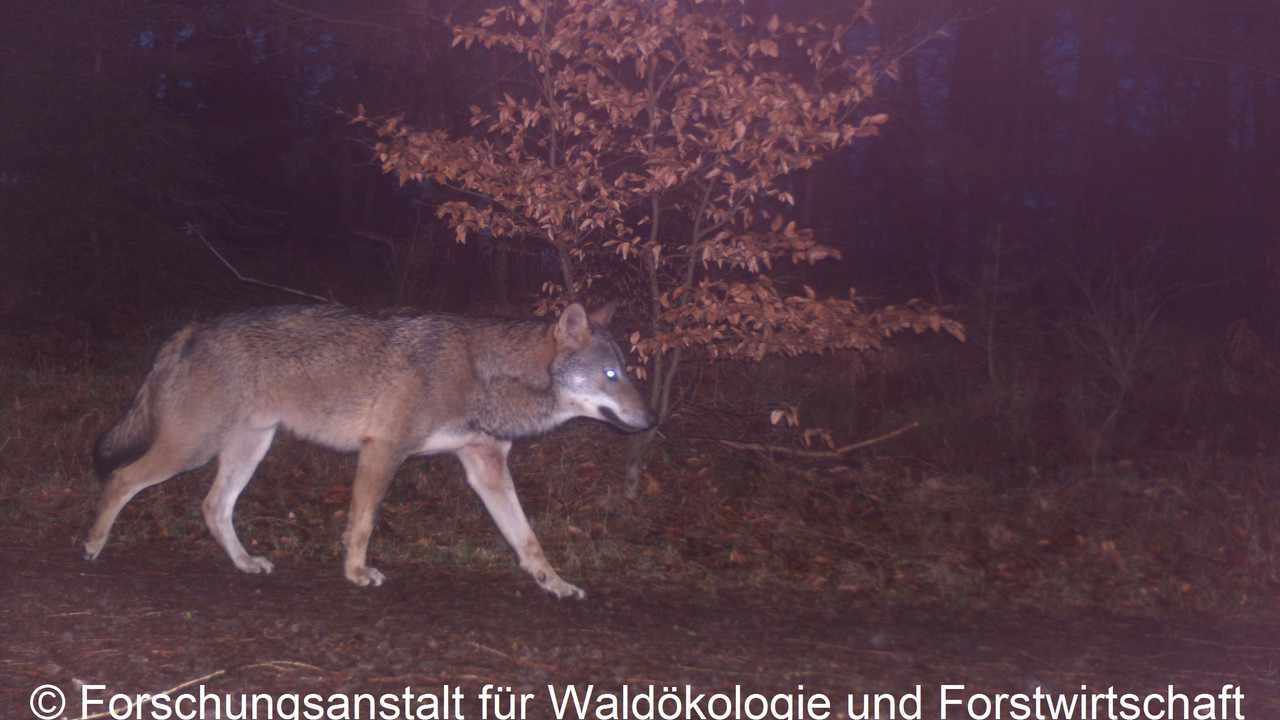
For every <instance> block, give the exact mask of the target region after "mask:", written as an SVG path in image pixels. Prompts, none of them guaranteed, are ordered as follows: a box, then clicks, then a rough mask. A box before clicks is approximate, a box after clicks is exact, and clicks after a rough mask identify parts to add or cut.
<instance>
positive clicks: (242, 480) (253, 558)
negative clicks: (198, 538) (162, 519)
mask: <svg viewBox="0 0 1280 720" xmlns="http://www.w3.org/2000/svg"><path fill="white" fill-rule="evenodd" d="M275 433H276V430H275V428H274V427H269V428H265V429H262V428H251V427H248V426H244V425H242V426H241V427H238V428H236V429H235V430H233V431H232V433H231V436H230V437H228V438H227V441H226V443H225V444H224V445H223V447H222V452H220V453H218V475H217V477H215V478H214V480H213V487H211V488H209V494H208V495H206V496H205V498H204V503H202V504H201V509H202V510H203V511H204V522H205V524H206V525H208V526H209V532H210V533H212V534H213V539H214V540H217V541H218V544H219V545H221V546H222V549H223V550H225V551H226V552H227V556H228V557H230V558H231V562H233V563H235V564H236V567H237V568H239V569H240V571H241V572H246V573H249V574H251V575H257V574H262V573H269V572H271V571H272V570H274V569H275V566H274V565H272V564H271V561H270V560H268V559H266V558H265V557H262V556H260V555H250V554H249V553H248V552H247V551H245V549H244V545H241V544H240V538H239V537H237V536H236V529H235V526H234V525H233V524H232V521H231V516H232V514H233V513H234V512H235V509H236V499H237V498H239V497H240V493H241V491H243V490H244V487H245V485H248V484H249V479H250V478H252V477H253V471H254V470H256V469H257V468H258V463H260V462H262V457H263V456H264V455H266V454H267V450H268V449H270V447H271V439H272V438H273V437H275Z"/></svg>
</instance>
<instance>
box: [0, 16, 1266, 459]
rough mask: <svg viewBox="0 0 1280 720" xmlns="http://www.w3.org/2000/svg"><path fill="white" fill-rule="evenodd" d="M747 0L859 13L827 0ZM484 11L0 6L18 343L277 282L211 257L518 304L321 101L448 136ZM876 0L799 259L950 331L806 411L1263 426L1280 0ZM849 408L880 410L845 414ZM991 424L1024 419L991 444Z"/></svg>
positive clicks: (461, 299)
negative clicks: (853, 102)
mask: <svg viewBox="0 0 1280 720" xmlns="http://www.w3.org/2000/svg"><path fill="white" fill-rule="evenodd" d="M746 6H747V7H748V9H749V10H750V11H752V12H754V13H755V14H757V15H760V16H767V15H768V14H770V13H771V12H779V13H782V14H784V15H787V16H794V17H805V18H808V17H827V18H831V19H832V20H833V21H834V20H838V19H841V18H844V17H847V16H848V15H849V12H850V8H849V6H848V5H847V4H846V2H845V0H794V1H792V2H785V3H766V2H760V1H758V0H750V1H749V2H747V3H746ZM475 12H478V10H477V8H476V7H474V6H473V5H472V4H471V3H467V2H444V1H442V0H377V1H372V2H360V3H353V2H345V3H344V2H317V1H315V0H296V1H286V0H240V1H238V2H233V3H187V2H170V3H152V2H134V1H129V0H115V1H103V0H68V1H66V2H57V3H48V2H39V1H35V0H15V1H14V2H10V3H7V4H6V9H5V12H4V14H3V19H2V20H0V28H2V31H3V37H2V39H0V53H2V54H0V102H3V110H2V111H0V233H3V235H2V236H0V273H3V278H4V280H3V283H2V284H0V285H2V287H0V317H3V318H5V319H6V320H5V326H6V327H7V328H9V333H8V335H9V338H10V342H11V343H25V346H26V347H28V348H30V347H32V346H33V345H32V343H37V344H36V345H34V346H35V347H37V348H40V347H42V346H40V345H39V344H38V342H39V341H41V340H46V341H48V343H49V344H50V345H51V346H52V345H57V344H59V343H61V345H62V346H64V347H65V345H66V343H67V342H68V339H71V342H72V343H73V344H74V343H82V344H84V345H85V346H86V349H85V350H84V351H83V352H84V354H91V351H90V350H89V349H88V347H89V346H91V345H93V341H96V340H110V339H112V338H115V337H118V336H119V335H121V334H123V333H126V332H127V329H128V328H133V327H136V326H138V325H139V324H142V323H147V322H150V323H154V325H155V327H156V328H160V329H168V328H171V327H173V325H174V324H176V322H178V321H180V320H181V319H183V318H185V317H188V316H191V315H194V314H201V313H204V314H208V313H210V312H214V311H219V310H223V309H226V308H228V307H234V306H241V305H247V304H263V303H269V302H285V301H290V297H289V296H287V295H283V294H281V293H279V292H275V291H272V290H270V289H266V288H264V287H261V286H256V285H252V284H247V283H245V282H243V281H240V280H238V279H237V278H236V277H235V275H234V274H233V273H232V270H231V268H230V267H229V265H230V266H234V267H235V268H236V269H237V270H239V271H240V272H241V273H243V274H244V275H246V276H249V277H252V278H255V279H258V280H262V281H264V282H269V283H274V284H278V285H282V286H289V287H293V288H298V289H302V290H305V291H307V292H310V293H313V294H316V295H320V296H324V297H328V298H332V299H334V300H336V301H339V302H345V303H352V304H360V305H407V306H414V307H418V308H423V309H442V310H449V311H495V310H496V311H500V312H511V311H514V312H522V311H524V310H525V309H526V308H527V307H528V305H527V301H528V300H529V299H531V298H532V297H533V296H534V294H535V293H536V292H537V290H538V288H539V287H540V286H541V284H542V282H543V280H545V279H547V278H548V277H550V276H551V275H552V273H553V271H554V267H553V263H552V262H550V260H549V258H547V257H544V256H539V255H537V254H532V255H520V256H516V257H513V258H511V259H510V260H509V261H508V259H507V258H506V255H505V254H498V253H495V252H494V251H493V248H491V247H487V246H486V245H485V244H484V243H483V242H473V243H469V244H466V245H459V244H457V243H456V242H454V240H453V233H452V231H451V230H450V229H448V228H446V227H444V226H442V225H441V224H440V222H439V221H437V220H436V219H435V217H434V212H433V205H432V194H431V189H430V188H428V187H424V186H422V185H418V184H413V183H410V184H406V185H403V186H401V185H400V184H399V183H398V182H397V180H396V178H394V177H391V176H387V175H384V174H383V173H382V172H381V171H380V170H379V167H378V165H377V163H376V162H375V161H374V160H375V159H374V158H373V157H372V154H371V151H370V149H369V148H370V146H371V144H372V142H373V138H372V137H371V136H370V133H369V131H368V130H367V129H366V128H365V127H363V126H360V125H352V124H349V123H348V116H347V115H344V114H342V113H341V112H339V111H343V110H345V111H351V112H354V111H355V109H356V107H357V106H363V107H364V108H365V112H366V113H367V114H369V115H371V116H390V115H395V114H404V115H405V117H406V119H407V121H409V122H411V123H413V124H415V125H417V126H420V127H437V128H446V129H449V130H451V131H453V132H457V133H463V132H467V131H468V127H467V119H468V117H469V115H468V112H467V107H468V105H469V104H470V103H473V102H477V99H478V98H482V97H484V95H485V93H486V92H488V91H489V90H490V89H491V88H492V86H493V83H494V82H495V80H496V78H495V77H494V75H493V73H494V72H495V69H496V68H497V67H498V65H497V64H495V63H492V62H489V59H488V58H486V57H485V55H484V53H483V52H480V51H471V52H464V51H462V50H461V49H456V48H452V47H451V41H452V34H451V32H450V29H449V23H450V22H456V21H459V20H462V19H465V18H466V17H468V13H475ZM873 17H874V19H875V22H874V24H873V25H871V26H869V27H863V28H861V29H860V30H859V31H858V33H857V34H856V35H853V36H851V37H850V38H849V44H850V46H851V47H855V46H856V47H866V46H869V45H875V46H879V47H880V48H881V49H882V51H883V53H884V54H885V55H886V56H888V57H896V58H898V60H899V62H898V68H899V71H898V73H897V74H896V75H895V76H886V77H884V79H883V80H882V82H881V84H880V87H879V89H878V91H877V93H876V95H875V98H874V100H873V104H874V107H873V108H869V110H872V111H876V112H879V111H884V112H887V113H889V115H890V116H891V120H890V122H889V123H888V125H887V126H886V127H885V129H884V132H883V133H882V136H881V137H879V138H874V139H870V140H867V141H865V142H862V143H859V144H857V145H856V147H855V148H854V149H853V150H852V151H850V152H848V153H845V154H842V155H839V156H836V157H832V158H830V159H829V160H828V161H826V162H825V163H824V164H822V165H821V166H820V167H818V168H816V169H814V170H812V171H809V172H807V173H802V174H797V175H796V176H795V177H794V178H793V179H792V182H793V183H794V189H793V194H794V195H795V196H796V198H797V204H796V207H795V210H794V212H795V215H796V219H797V220H798V221H799V222H800V223H801V224H802V225H805V226H808V227H812V228H814V229H815V230H816V232H817V233H818V237H819V238H820V239H821V240H822V241H823V242H825V243H827V244H829V245H832V246H835V247H837V248H839V249H840V250H841V251H842V253H843V257H844V260H843V261H841V262H827V263H823V264H820V265H819V266H817V267H816V268H815V269H814V270H812V271H810V272H811V276H810V277H809V278H807V281H808V282H810V283H812V284H814V285H816V286H818V287H821V288H825V289H827V290H828V291H832V292H841V291H842V288H844V287H848V286H851V285H852V286H856V287H857V288H858V289H859V291H860V293H861V294H862V295H863V296H870V297H873V298H877V299H878V300H879V301H881V302H886V303H887V302H901V301H904V300H906V299H907V298H911V297H920V298H923V299H925V300H926V301H929V302H935V303H938V304H941V305H947V306H950V307H951V308H952V313H953V314H954V315H955V316H956V317H957V318H959V319H961V320H963V321H964V322H965V323H966V325H967V327H968V329H969V335H970V340H969V342H968V343H967V344H966V345H964V346H959V345H958V344H956V343H953V342H951V341H942V340H925V341H921V342H919V343H918V347H914V346H911V345H910V343H908V344H907V345H906V346H904V349H905V350H906V352H904V353H902V354H901V355H898V354H895V353H892V352H891V353H884V354H882V355H879V356H877V357H876V358H874V359H873V360H872V361H871V362H870V363H864V364H863V365H859V367H860V368H861V369H860V370H858V372H861V373H862V375H859V378H860V379H859V380H858V381H857V382H858V383H861V385H860V389H859V390H858V394H857V395H856V397H853V395H850V396H849V397H844V396H839V397H837V398H836V399H834V400H831V401H830V403H829V404H830V405H831V406H832V407H831V408H830V409H829V410H827V411H824V410H823V407H822V403H821V402H820V401H816V400H811V401H810V402H809V412H810V413H813V414H812V415H811V416H810V417H811V418H812V419H813V422H815V423H817V424H822V426H823V427H830V426H833V425H837V426H838V425H839V424H840V423H846V425H845V426H844V427H842V428H839V427H838V428H837V429H843V430H844V431H846V432H847V433H848V434H850V435H852V436H854V437H857V436H860V435H863V434H865V433H868V432H872V431H874V430H875V429H876V428H875V427H874V424H875V423H889V422H890V419H886V418H884V417H883V415H884V413H883V412H882V411H883V409H885V408H890V407H899V406H901V404H902V403H903V402H904V401H906V400H908V399H909V400H911V401H912V402H919V403H922V404H925V405H927V406H928V407H929V408H931V410H929V411H926V412H936V413H938V415H939V417H938V418H936V420H937V422H938V423H940V424H942V425H945V424H946V423H947V422H952V423H957V424H959V423H965V424H970V425H977V426H982V427H985V428H987V429H988V430H991V429H992V424H993V423H994V424H995V428H994V429H995V431H996V432H993V433H991V434H993V435H996V436H1000V437H1002V440H1001V442H999V443H997V444H996V446H994V447H992V446H990V445H989V444H988V446H987V447H986V448H985V449H984V450H982V451H981V453H979V454H982V457H983V459H982V460H980V461H979V460H972V461H963V462H962V461H960V460H957V459H956V458H950V456H949V455H948V454H947V452H944V451H943V450H942V449H940V448H943V447H945V446H946V445H947V443H946V442H940V441H938V440H937V438H934V441H933V442H931V443H930V446H931V448H932V449H931V450H930V451H929V453H928V454H929V456H930V458H931V461H933V462H938V463H940V464H941V465H942V466H944V467H951V466H952V465H951V464H952V463H958V464H959V465H962V466H968V465H982V464H985V463H987V462H989V461H990V460H991V456H992V455H995V456H998V457H999V458H1003V459H1004V460H1001V462H1003V461H1005V460H1009V458H1011V457H1012V458H1016V459H1015V460H1009V462H1013V463H1014V464H1040V463H1043V462H1046V453H1047V454H1048V455H1049V456H1050V457H1052V458H1053V459H1054V460H1055V461H1058V460H1061V461H1064V462H1080V461H1082V460H1084V461H1089V462H1090V464H1092V465H1093V466H1094V469H1096V465H1097V462H1098V461H1099V459H1100V458H1105V457H1120V456H1121V455H1123V452H1121V453H1119V454H1116V453H1115V452H1114V451H1116V449H1117V447H1118V448H1119V450H1121V451H1123V450H1124V449H1125V447H1128V448H1131V449H1132V448H1140V447H1185V446H1187V445H1188V444H1194V443H1196V442H1201V443H1209V445H1210V446H1212V447H1231V448H1232V449H1233V450H1234V451H1241V452H1258V451H1262V450H1265V449H1267V448H1269V446H1270V444H1271V439H1272V438H1273V431H1272V430H1271V427H1273V424H1272V421H1273V420H1274V417H1273V412H1272V408H1273V406H1274V403H1273V402H1272V400H1273V397H1274V395H1275V389H1276V383H1277V370H1276V365H1275V361H1274V348H1275V345H1276V341H1277V323H1276V319H1277V318H1280V307H1278V303H1280V281H1278V277H1280V275H1278V273H1277V269H1278V266H1277V248H1278V247H1280V245H1278V244H1277V240H1278V239H1280V8H1278V7H1277V6H1276V5H1275V3H1273V2H1268V1H1265V0H1233V1H1232V2H1225V3H1224V2H1220V0H1125V1H1124V2H1119V1H1117V0H1036V1H1026V0H1004V1H994V2H993V1H991V0H884V1H883V2H881V3H879V4H878V5H877V6H876V8H875V10H874V12H873ZM224 259H225V262H224ZM508 262H509V263H510V265H508ZM499 264H501V267H499ZM175 316H176V319H175ZM50 337H54V338H55V339H53V340H49V338H50ZM903 356H907V357H912V358H914V359H913V360H912V361H910V362H907V361H906V360H903V359H902V358H903ZM868 365H870V366H874V367H876V368H878V372H880V375H879V376H878V377H879V378H880V382H879V384H877V383H867V382H866V379H867V377H868V376H867V374H866V373H867V372H868V371H867V370H866V367H867V366H868ZM890 380H893V381H895V382H890ZM783 384H785V383H783ZM868 386H870V387H871V388H872V389H871V390H867V389H866V388H867V387H868ZM794 392H797V393H799V392H800V391H799V390H796V391H794ZM849 392H850V393H853V391H852V390H850V391H849ZM782 394H786V393H785V392H784V393H782ZM851 403H869V404H870V406H871V407H873V408H879V410H880V411H879V412H878V414H877V413H874V412H873V413H863V414H861V415H859V416H858V419H857V420H848V419H847V418H846V417H845V416H847V415H848V413H844V414H841V412H840V409H841V408H842V407H846V406H848V405H849V404H851ZM988 415H990V416H991V417H987V416H988ZM869 417H874V418H879V419H877V420H869V419H868V418H869ZM983 418H986V419H983ZM848 423H853V424H852V425H849V424H848ZM1001 427H1004V428H1006V429H1007V430H1008V431H1009V432H1016V433H1017V435H1018V437H1022V436H1024V435H1034V436H1038V438H1039V439H1036V438H1034V437H1030V438H1027V439H1026V440H1025V442H1024V443H1021V444H1020V443H1019V442H1013V443H1012V447H1014V449H1012V450H1011V449H1010V447H1011V445H1010V443H1009V442H1007V440H1008V436H1007V435H1001V433H1000V432H999V430H1000V428H1001ZM957 432H959V431H957ZM1215 433H1217V434H1215ZM1116 443H1120V445H1119V446H1117V445H1116ZM1046 448H1052V450H1051V451H1050V450H1046ZM948 458H950V459H948Z"/></svg>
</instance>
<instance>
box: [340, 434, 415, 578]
mask: <svg viewBox="0 0 1280 720" xmlns="http://www.w3.org/2000/svg"><path fill="white" fill-rule="evenodd" d="M403 461H404V455H403V454H401V453H399V452H398V451H396V450H395V449H394V447H393V446H392V445H391V444H390V443H387V442H385V441H380V440H376V439H373V438H365V440H364V444H363V446H362V447H361V449H360V459H359V461H358V462H357V465H356V482H355V485H354V486H353V487H352V488H351V511H350V513H349V514H348V515H347V529H346V531H345V532H344V533H343V534H342V542H343V545H344V546H345V547H346V560H345V561H344V562H343V572H344V573H345V574H346V576H347V579H348V580H350V581H351V582H353V583H355V584H356V585H360V586H362V587H363V586H367V585H373V586H377V585H381V584H382V583H383V582H385V581H386V579H387V577H386V576H385V575H383V574H382V573H381V572H378V570H377V569H376V568H371V567H369V566H368V565H367V564H366V561H367V559H368V553H369V536H370V535H371V534H372V533H373V520H374V518H375V517H376V516H377V514H378V506H379V505H381V504H382V498H383V497H385V496H386V494H387V488H388V487H390V486H391V479H392V478H394V477H395V474H396V470H397V469H399V467H400V463H401V462H403Z"/></svg>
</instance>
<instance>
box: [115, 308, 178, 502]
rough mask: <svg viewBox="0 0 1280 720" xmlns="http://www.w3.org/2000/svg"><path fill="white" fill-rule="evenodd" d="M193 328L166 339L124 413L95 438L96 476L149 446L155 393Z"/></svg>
mask: <svg viewBox="0 0 1280 720" xmlns="http://www.w3.org/2000/svg"><path fill="white" fill-rule="evenodd" d="M195 330H196V325H195V324H194V323H193V324H191V325H188V326H186V327H185V328H183V329H181V330H179V331H178V332H177V333H175V334H174V335H173V337H171V338H169V339H168V340H166V341H165V343H164V345H162V346H161V347H160V352H158V353H156V359H155V362H153V363H152V364H151V370H150V371H149V372H148V373H147V377H146V379H145V380H143V381H142V386H141V387H139V388H138V391H137V392H136V393H134V395H133V400H132V401H131V402H130V403H129V407H127V408H125V411H124V415H123V416H122V417H121V418H120V419H119V420H116V422H115V424H114V425H112V426H111V427H110V428H108V429H107V431H106V432H105V433H103V434H102V437H100V438H98V442H97V444H95V445H94V447H93V469H94V470H95V471H96V472H97V473H98V477H100V478H103V479H105V478H106V477H107V476H108V475H110V474H111V473H112V472H113V471H114V470H115V469H116V468H119V467H123V466H124V465H128V464H129V463H131V462H133V461H134V460H137V459H138V458H140V457H142V456H143V455H145V454H146V452H147V450H150V449H151V443H153V442H155V439H156V417H155V413H156V393H157V392H158V391H159V390H160V389H161V388H163V387H164V386H165V385H166V384H167V383H168V382H169V378H170V376H171V375H172V374H173V369H174V368H175V367H176V366H177V365H178V362H179V361H180V360H181V359H182V355H183V353H184V352H185V351H186V349H187V345H188V343H189V342H190V341H191V336H192V334H193V333H194V332H195Z"/></svg>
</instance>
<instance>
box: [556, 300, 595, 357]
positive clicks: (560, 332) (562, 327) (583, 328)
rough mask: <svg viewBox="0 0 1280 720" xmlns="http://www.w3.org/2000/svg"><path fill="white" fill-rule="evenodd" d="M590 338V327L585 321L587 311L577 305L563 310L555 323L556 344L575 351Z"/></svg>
mask: <svg viewBox="0 0 1280 720" xmlns="http://www.w3.org/2000/svg"><path fill="white" fill-rule="evenodd" d="M590 338H591V325H589V324H588V321H587V311H586V310H585V309H583V307H582V306H581V305H579V304H578V303H574V304H572V305H570V306H569V307H567V308H565V309H564V312H562V313H560V320H559V321H558V322H557V323H556V344H557V345H560V346H562V347H568V348H570V349H574V350H576V349H577V348H580V347H582V346H583V345H586V344H587V340H589V339H590Z"/></svg>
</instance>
